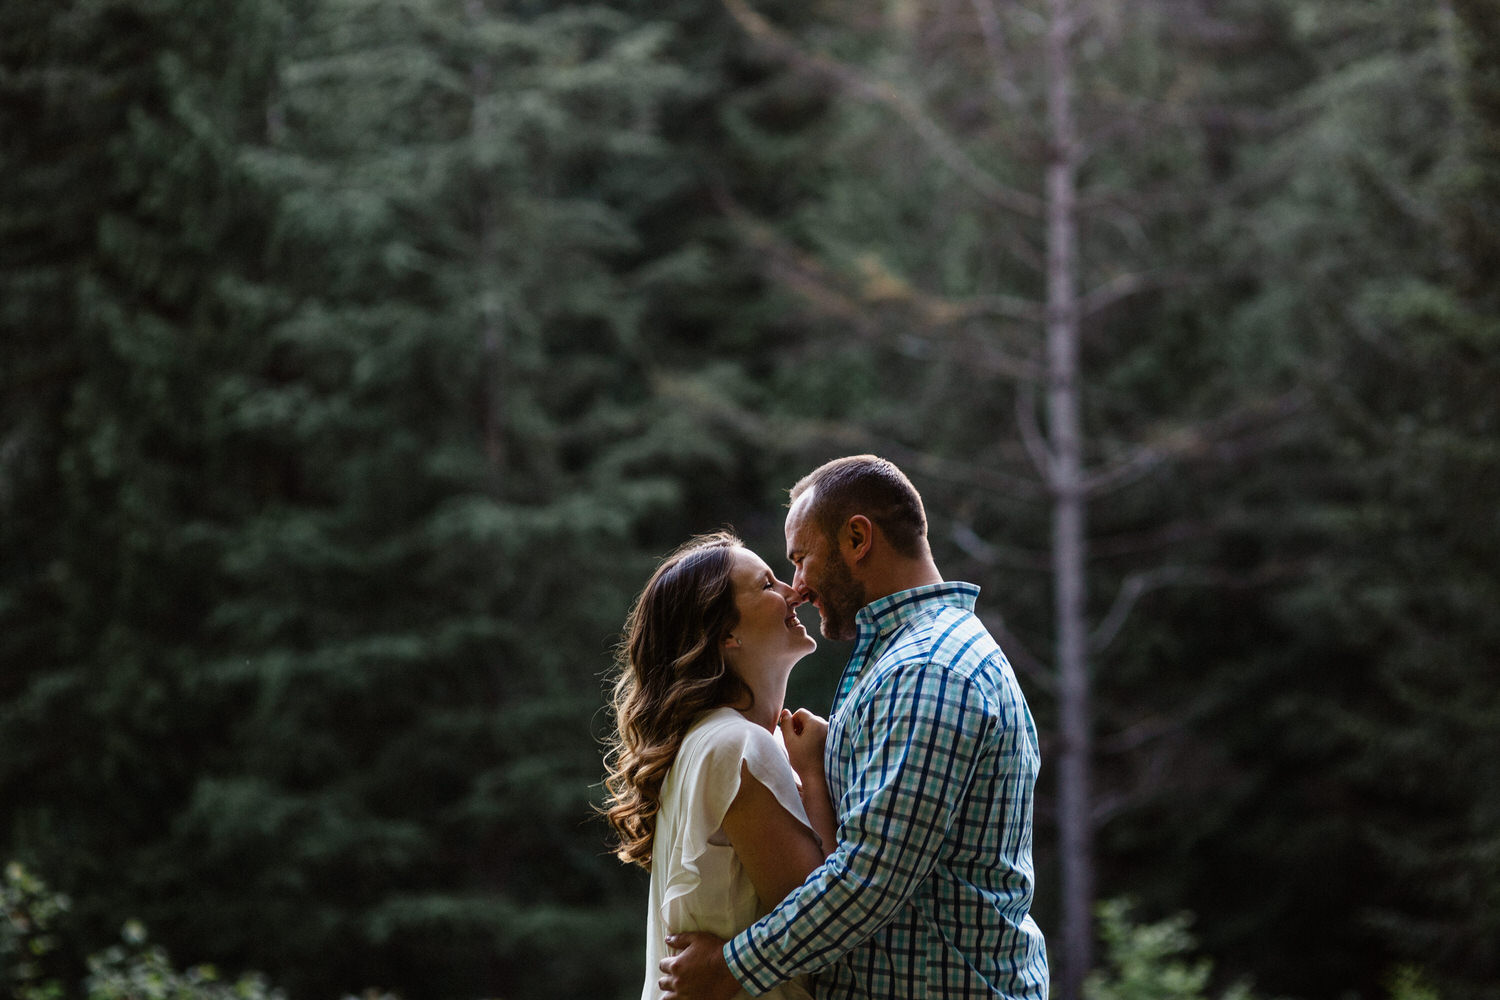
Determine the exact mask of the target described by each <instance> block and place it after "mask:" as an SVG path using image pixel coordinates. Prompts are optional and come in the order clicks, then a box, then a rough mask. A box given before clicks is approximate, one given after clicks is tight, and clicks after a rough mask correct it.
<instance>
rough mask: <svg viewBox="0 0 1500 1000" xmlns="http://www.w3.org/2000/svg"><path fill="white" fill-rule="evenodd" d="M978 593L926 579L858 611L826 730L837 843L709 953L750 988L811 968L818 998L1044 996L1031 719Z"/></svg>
mask: <svg viewBox="0 0 1500 1000" xmlns="http://www.w3.org/2000/svg"><path fill="white" fill-rule="evenodd" d="M978 595H979V588H978V587H976V586H974V585H973V584H969V583H938V584H931V585H928V586H924V587H916V588H914V589H911V590H905V591H902V592H900V593H897V594H892V595H891V596H889V597H885V598H882V599H880V600H878V601H875V602H873V603H871V604H869V605H868V606H866V607H865V608H863V609H862V610H861V611H860V612H859V615H858V617H857V619H856V621H857V623H858V627H859V634H858V639H857V642H856V644H855V647H854V652H853V654H852V655H851V656H850V658H849V664H848V666H846V667H845V668H844V675H843V678H842V679H841V680H840V681H839V689H838V693H837V695H836V696H835V698H834V703H833V711H832V713H831V717H830V719H829V727H828V750H827V757H826V765H827V768H828V784H829V789H830V791H831V792H832V795H833V801H834V806H835V808H836V810H837V812H838V815H839V831H838V836H839V843H838V847H837V849H836V850H835V851H834V852H833V854H832V856H831V857H829V859H828V860H827V861H826V862H825V863H824V864H823V866H822V867H821V868H819V869H818V870H816V871H814V872H813V873H812V874H811V875H809V876H808V878H807V881H806V882H804V883H803V884H802V887H801V888H800V889H798V890H797V891H796V892H794V893H792V894H791V895H790V896H788V897H787V898H786V899H785V900H784V901H783V902H782V903H781V905H780V906H778V907H776V909H774V910H772V911H771V912H770V913H769V914H767V915H766V916H765V917H763V918H761V919H760V920H759V921H757V922H756V923H755V924H753V925H751V926H750V927H749V928H748V929H747V930H745V931H744V932H743V933H741V934H740V935H739V936H738V937H736V938H735V939H734V940H732V941H730V942H728V943H727V944H725V946H724V957H725V959H726V960H727V961H728V963H729V969H730V971H731V972H733V973H734V975H735V977H736V978H737V979H739V981H740V982H741V983H742V984H744V985H745V987H746V988H747V989H748V990H749V991H750V992H751V993H756V994H759V993H764V992H765V991H766V990H768V989H770V988H771V987H772V986H774V985H776V984H777V983H779V982H781V981H783V980H786V979H789V978H791V977H792V976H794V975H798V974H801V973H807V972H816V973H817V975H816V976H815V977H814V992H815V993H816V995H817V996H818V997H819V998H821V1000H846V998H847V1000H854V998H860V1000H866V998H869V1000H886V998H890V1000H896V998H899V1000H922V998H938V997H942V998H952V1000H969V998H979V997H986V998H988V997H1004V998H1007V1000H1045V998H1046V996H1047V953H1046V947H1045V944H1044V942H1043V940H1042V933H1041V931H1040V930H1039V929H1038V928H1037V925H1036V923H1035V921H1033V920H1032V919H1031V916H1030V912H1029V911H1030V908H1031V895H1032V881H1033V872H1032V864H1031V803H1032V788H1033V786H1034V785H1035V783H1036V774H1037V768H1038V766H1039V764H1040V755H1039V754H1038V752H1037V740H1036V726H1035V724H1034V723H1033V722H1032V719H1031V712H1030V710H1029V709H1028V708H1027V706H1026V699H1025V698H1024V697H1022V695H1021V690H1020V688H1019V686H1018V685H1017V684H1016V678H1015V674H1014V673H1013V672H1012V670H1011V667H1010V663H1009V662H1008V661H1007V660H1006V659H1005V654H1004V653H1002V652H1001V651H1000V647H999V646H998V645H996V643H995V640H994V639H993V638H992V637H991V636H990V634H989V632H988V631H986V630H985V628H984V626H983V624H981V623H980V621H979V619H978V618H977V617H975V615H974V601H975V598H976V597H978Z"/></svg>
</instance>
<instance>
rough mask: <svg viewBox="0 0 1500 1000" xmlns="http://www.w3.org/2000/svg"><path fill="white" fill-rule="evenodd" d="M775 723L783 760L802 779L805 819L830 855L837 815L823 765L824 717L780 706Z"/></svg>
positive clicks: (825, 739)
mask: <svg viewBox="0 0 1500 1000" xmlns="http://www.w3.org/2000/svg"><path fill="white" fill-rule="evenodd" d="M777 724H778V725H779V726H780V727H781V739H782V741H783V742H784V743H785V744H786V755H787V759H788V760H790V761H791V762H792V770H794V771H796V772H797V777H798V779H800V780H801V782H802V805H803V808H805V809H806V810H807V818H808V819H810V820H811V821H812V825H813V829H814V830H816V831H817V833H818V839H819V840H820V841H822V843H823V853H824V855H828V854H832V853H833V849H834V847H835V846H837V844H838V817H837V815H836V814H835V812H834V808H833V802H832V800H831V799H830V798H829V795H828V774H827V772H826V771H825V770H824V764H823V750H824V747H825V746H826V745H827V743H828V720H827V719H825V718H823V717H822V716H819V715H814V714H813V713H811V712H809V711H808V710H807V709H805V708H799V709H797V711H795V712H791V711H788V710H787V709H784V708H783V709H782V710H781V718H780V720H778V723H777Z"/></svg>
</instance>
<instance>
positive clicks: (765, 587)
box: [724, 548, 818, 686]
mask: <svg viewBox="0 0 1500 1000" xmlns="http://www.w3.org/2000/svg"><path fill="white" fill-rule="evenodd" d="M732 558H733V565H732V568H731V569H730V573H729V580H730V586H731V587H732V588H733V590H734V605H735V608H736V609H737V610H738V611H739V616H740V620H739V624H737V625H735V627H734V630H733V632H732V633H731V639H730V640H728V641H727V642H726V644H725V649H724V657H725V659H726V661H728V663H729V665H730V667H731V668H732V669H734V671H735V672H736V673H738V674H739V675H740V676H741V677H743V678H744V679H745V680H746V682H747V683H750V684H752V686H753V684H754V677H753V676H752V675H753V674H755V673H758V672H761V671H767V670H771V671H775V670H790V669H791V665H792V664H794V663H796V662H797V661H798V660H800V659H802V657H804V656H806V655H807V654H808V653H811V652H812V651H813V650H814V649H817V648H818V643H817V641H816V640H814V639H813V637H812V636H810V635H808V634H807V629H805V628H803V627H802V623H801V622H800V621H798V620H797V615H796V612H795V611H794V610H793V609H794V608H795V607H796V605H797V604H798V603H799V602H798V600H797V593H796V591H794V590H792V588H791V587H790V586H789V585H788V584H785V583H782V582H781V581H780V580H778V579H776V575H775V574H774V573H772V572H771V568H770V567H769V566H767V565H766V564H765V561H764V560H763V559H761V558H760V556H758V555H756V554H755V553H754V552H751V551H750V550H749V549H744V548H737V549H735V550H734V551H733V554H732Z"/></svg>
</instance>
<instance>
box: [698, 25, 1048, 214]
mask: <svg viewBox="0 0 1500 1000" xmlns="http://www.w3.org/2000/svg"><path fill="white" fill-rule="evenodd" d="M723 2H724V7H725V8H726V9H727V10H728V11H729V14H730V16H731V17H733V18H734V20H735V21H736V22H737V23H738V24H739V25H740V27H741V28H743V29H744V30H745V32H746V33H747V34H749V35H750V36H751V37H752V38H754V39H755V40H756V41H757V42H759V43H760V44H762V45H763V46H765V47H766V49H767V50H768V51H770V52H773V53H775V54H776V55H777V56H778V57H779V58H781V59H783V60H784V61H786V62H787V63H788V64H790V65H792V66H795V67H796V68H797V69H798V70H800V71H801V72H803V73H806V74H808V75H809V76H812V77H815V78H817V79H820V80H823V81H824V82H826V83H829V84H831V85H833V86H834V87H836V88H838V89H839V90H842V91H844V92H846V93H849V94H853V95H854V96H856V97H859V98H861V99H863V100H866V101H869V102H871V103H873V104H878V105H881V106H883V107H885V108H887V109H889V110H890V111H891V112H893V113H894V114H895V115H896V117H898V118H899V119H901V121H903V122H905V123H906V125H907V126H908V127H909V128H910V129H911V130H912V131H913V132H915V133H916V134H917V135H918V136H919V137H921V139H922V141H923V142H924V143H926V145H927V148H928V149H929V150H930V151H931V152H932V154H933V155H934V156H936V157H937V158H938V159H939V160H941V161H942V162H943V163H944V164H945V165H946V166H947V167H948V168H949V169H950V170H952V171H953V172H954V174H955V175H957V176H958V177H959V178H961V179H962V180H964V181H965V182H966V183H967V184H968V185H969V186H970V187H972V188H973V189H974V190H975V191H976V192H978V193H979V194H980V195H981V196H983V197H984V198H985V199H986V200H988V201H989V202H990V203H991V204H994V205H997V206H999V207H1001V208H1004V209H1007V210H1009V211H1011V212H1014V213H1016V214H1017V215H1021V216H1023V217H1025V218H1027V219H1040V218H1041V217H1042V210H1043V205H1042V201H1041V199H1040V198H1037V197H1036V196H1034V195H1030V194H1027V193H1026V192H1024V191H1017V190H1015V189H1014V188H1011V187H1009V186H1007V185H1005V184H1002V183H1000V182H999V181H998V180H996V179H995V177H994V176H993V175H992V174H990V173H989V172H988V171H986V170H985V169H984V168H983V167H981V166H979V164H978V163H976V162H974V159H973V158H972V157H970V156H969V155H968V153H966V152H964V150H963V148H962V147H961V146H960V145H959V144H958V142H957V141H956V140H955V139H954V138H953V137H952V136H951V135H949V134H948V132H947V130H945V129H944V128H943V127H942V125H940V124H939V123H938V122H937V121H936V120H935V119H934V118H933V117H932V116H931V115H930V114H929V113H928V112H927V111H926V110H925V109H924V108H922V107H921V106H920V105H919V104H918V103H917V102H916V101H914V100H912V99H911V98H910V97H909V96H907V95H906V94H904V93H902V92H901V91H899V90H897V89H896V88H895V87H893V86H892V85H891V84H889V83H887V82H885V81H881V80H871V79H869V78H867V77H866V76H865V75H864V74H862V73H861V72H860V71H859V70H857V69H855V68H854V67H852V66H849V65H848V64H847V63H844V62H841V61H839V60H837V59H834V58H833V57H831V56H829V55H827V54H825V53H821V52H809V51H807V50H806V49H804V48H803V47H802V46H800V45H799V44H798V43H797V42H796V41H794V40H793V39H791V38H790V37H789V36H788V35H787V34H786V33H785V32H783V31H781V30H779V29H777V28H776V27H775V26H774V25H772V24H771V23H770V22H769V21H767V20H766V19H765V18H764V17H762V16H761V15H760V14H759V13H757V12H756V11H755V10H753V9H752V8H751V7H750V5H749V4H748V3H746V2H745V0H723Z"/></svg>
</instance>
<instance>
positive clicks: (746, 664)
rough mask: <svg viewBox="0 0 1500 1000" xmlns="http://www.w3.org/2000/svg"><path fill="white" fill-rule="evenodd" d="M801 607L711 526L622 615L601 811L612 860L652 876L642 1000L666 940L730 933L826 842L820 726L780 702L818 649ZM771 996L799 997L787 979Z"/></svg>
mask: <svg viewBox="0 0 1500 1000" xmlns="http://www.w3.org/2000/svg"><path fill="white" fill-rule="evenodd" d="M797 603H798V600H797V596H796V593H795V592H794V591H793V590H792V588H791V587H789V586H787V585H786V584H785V583H783V582H781V581H780V580H778V579H776V577H775V575H774V574H773V573H772V572H771V570H770V569H769V568H768V567H767V566H766V564H765V562H763V561H762V560H761V559H760V558H759V557H758V556H756V555H755V553H753V552H751V551H750V550H749V549H746V548H745V547H744V545H743V544H742V543H741V542H740V541H739V539H737V538H735V537H734V536H733V535H731V534H729V533H727V532H720V533H718V534H714V535H706V536H702V537H699V538H695V539H693V540H692V541H690V542H688V543H687V544H686V545H684V546H682V547H681V548H679V549H678V550H677V551H676V552H674V553H673V554H672V555H671V556H669V557H668V558H667V559H666V560H665V561H664V562H663V563H662V564H661V566H660V567H658V568H657V570H656V572H655V573H654V574H653V575H652V577H651V579H650V580H649V581H648V582H647V584H646V587H645V589H644V590H642V591H641V595H640V597H638V598H637V599H636V603H635V606H634V607H633V608H632V609H631V612H630V616H629V618H628V619H627V620H626V623H625V640H624V642H623V643H622V644H621V646H620V654H619V661H620V676H619V679H618V681H617V682H616V684H615V695H614V712H615V723H616V733H615V735H614V737H613V739H612V740H611V744H610V749H609V754H608V757H607V760H606V763H607V766H608V778H607V779H606V783H607V785H608V788H609V792H610V798H609V803H608V810H607V812H606V815H607V816H608V818H609V821H610V823H611V825H613V826H614V828H615V831H616V833H617V834H618V835H619V840H620V843H619V847H618V849H617V850H616V854H617V855H618V856H619V857H620V859H621V860H622V861H628V862H632V863H635V864H638V865H641V866H642V867H644V868H646V869H648V870H649V871H650V872H651V896H650V908H649V911H648V915H647V933H646V983H645V987H644V989H643V990H642V992H641V997H642V1000H656V998H657V997H659V996H660V990H659V989H658V988H657V985H656V981H657V978H658V976H659V972H658V971H657V963H658V962H660V961H661V960H662V959H663V958H665V957H666V955H667V948H666V944H665V941H664V938H665V937H666V935H667V934H668V933H674V932H679V931H691V930H703V931H709V932H711V933H713V934H717V935H718V936H719V937H722V938H730V937H733V936H734V935H735V934H736V933H738V932H739V931H741V930H744V929H745V928H746V927H748V926H749V925H750V924H751V923H752V922H754V921H755V919H756V918H758V917H760V916H761V915H763V914H764V913H766V912H767V911H768V910H769V909H770V908H771V907H772V906H774V905H775V904H776V903H779V902H780V901H781V899H782V898H783V897H784V896H786V895H787V893H789V892H791V891H792V890H793V889H795V888H797V887H798V886H799V885H801V884H802V882H803V881H804V880H805V879H806V878H807V876H808V874H809V873H810V872H811V871H812V870H813V869H815V868H817V867H818V866H819V865H820V864H822V863H823V860H824V858H825V857H826V856H827V853H828V851H829V850H831V849H832V847H833V844H834V821H833V808H832V806H831V804H830V803H829V799H828V785H827V780H826V777H825V775H824V773H823V742H824V739H825V738H826V736H827V730H828V727H827V723H826V722H824V721H823V720H822V719H819V718H818V717H817V716H814V715H812V714H811V713H809V712H807V711H805V710H802V711H798V712H797V713H796V714H795V715H794V714H793V713H791V712H788V711H786V710H784V709H783V707H782V704H783V701H784V700H785V697H786V682H787V677H788V676H789V675H790V674H791V671H792V666H793V665H794V664H795V663H796V662H797V661H798V660H800V659H802V657H804V656H806V655H807V654H808V653H810V652H812V651H813V649H815V648H816V647H817V643H816V642H814V641H813V639H812V637H811V636H809V635H808V634H807V630H806V629H804V628H803V627H802V623H801V622H799V621H798V620H797V616H796V614H795V613H794V611H793V609H794V608H795V607H796V605H797ZM778 733H779V735H780V739H778ZM799 779H800V782H799ZM799 783H800V790H799ZM741 995H742V996H743V995H745V994H741ZM764 995H765V996H769V997H777V998H782V1000H793V998H802V997H807V996H808V994H807V992H806V991H805V990H804V989H802V988H801V987H800V986H799V985H797V984H795V983H788V984H784V985H783V986H782V987H780V988H779V989H777V990H774V991H772V992H771V993H768V994H764Z"/></svg>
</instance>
